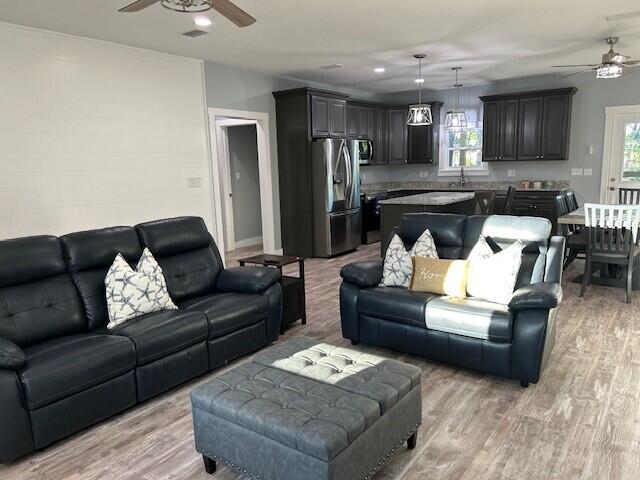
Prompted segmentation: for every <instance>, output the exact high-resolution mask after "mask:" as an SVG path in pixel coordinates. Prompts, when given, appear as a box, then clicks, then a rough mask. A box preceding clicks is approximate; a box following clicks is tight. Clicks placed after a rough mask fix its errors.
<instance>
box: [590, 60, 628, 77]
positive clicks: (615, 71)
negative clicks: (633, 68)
mask: <svg viewBox="0 0 640 480" xmlns="http://www.w3.org/2000/svg"><path fill="white" fill-rule="evenodd" d="M621 76H622V66H621V65H618V64H617V63H608V64H602V65H600V66H599V67H598V69H597V70H596V78H618V77H621Z"/></svg>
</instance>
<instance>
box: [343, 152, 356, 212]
mask: <svg viewBox="0 0 640 480" xmlns="http://www.w3.org/2000/svg"><path fill="white" fill-rule="evenodd" d="M343 142H344V141H343ZM342 145H343V146H342V155H343V158H344V170H345V173H346V177H347V184H346V185H345V195H344V196H345V204H346V206H347V208H349V206H350V205H351V197H352V196H353V172H352V171H351V157H350V155H349V150H348V149H347V146H346V145H345V144H344V143H343V144H342Z"/></svg>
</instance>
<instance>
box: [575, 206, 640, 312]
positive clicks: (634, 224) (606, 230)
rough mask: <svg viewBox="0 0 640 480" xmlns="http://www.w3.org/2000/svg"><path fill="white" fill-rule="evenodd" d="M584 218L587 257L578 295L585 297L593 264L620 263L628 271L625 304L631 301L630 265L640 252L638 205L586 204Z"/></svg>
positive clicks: (631, 270)
mask: <svg viewBox="0 0 640 480" xmlns="http://www.w3.org/2000/svg"><path fill="white" fill-rule="evenodd" d="M584 220H585V231H586V236H587V258H586V261H585V264H584V276H583V279H582V288H581V289H580V296H581V297H582V296H584V293H585V291H586V289H587V286H588V285H589V283H590V281H591V272H592V266H593V264H595V263H599V264H606V265H620V266H621V267H624V268H626V270H627V280H626V290H627V303H631V291H632V282H633V266H634V263H635V260H636V257H637V256H638V255H639V254H640V248H638V246H637V234H638V224H639V223H640V205H605V204H594V203H585V205H584Z"/></svg>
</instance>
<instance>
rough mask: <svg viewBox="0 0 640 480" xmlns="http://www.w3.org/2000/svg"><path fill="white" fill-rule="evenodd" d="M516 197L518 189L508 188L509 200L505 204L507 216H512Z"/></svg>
mask: <svg viewBox="0 0 640 480" xmlns="http://www.w3.org/2000/svg"><path fill="white" fill-rule="evenodd" d="M515 196H516V187H509V188H507V198H506V200H505V203H504V213H505V215H511V209H512V208H513V199H514V198H515Z"/></svg>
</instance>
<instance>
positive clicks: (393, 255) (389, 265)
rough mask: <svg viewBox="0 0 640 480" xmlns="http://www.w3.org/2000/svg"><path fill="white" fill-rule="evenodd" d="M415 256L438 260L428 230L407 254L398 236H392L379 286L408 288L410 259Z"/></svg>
mask: <svg viewBox="0 0 640 480" xmlns="http://www.w3.org/2000/svg"><path fill="white" fill-rule="evenodd" d="M415 256H418V257H426V258H438V251H437V250H436V244H435V243H434V241H433V237H432V236H431V232H430V231H429V230H428V229H427V230H425V231H424V232H423V233H422V235H420V237H419V238H418V240H416V243H415V244H414V245H413V247H412V248H411V250H410V251H409V252H407V249H406V248H404V243H402V240H401V239H400V237H399V236H398V235H394V236H393V238H392V239H391V242H390V243H389V246H388V247H387V253H386V254H385V257H384V268H383V272H382V282H381V283H380V285H382V286H385V287H405V288H407V287H409V284H410V283H411V276H412V274H413V263H412V262H411V257H415Z"/></svg>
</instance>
